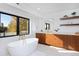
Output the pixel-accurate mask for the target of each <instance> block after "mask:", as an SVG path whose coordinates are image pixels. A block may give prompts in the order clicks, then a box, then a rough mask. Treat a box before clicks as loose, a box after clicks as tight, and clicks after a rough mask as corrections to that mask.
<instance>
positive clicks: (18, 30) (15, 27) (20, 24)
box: [0, 12, 29, 37]
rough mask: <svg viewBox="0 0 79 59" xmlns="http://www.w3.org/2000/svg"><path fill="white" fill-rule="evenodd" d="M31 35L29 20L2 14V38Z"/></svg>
mask: <svg viewBox="0 0 79 59" xmlns="http://www.w3.org/2000/svg"><path fill="white" fill-rule="evenodd" d="M25 34H29V19H28V18H25V17H21V16H16V15H12V14H8V13H4V12H0V37H7V36H15V35H25Z"/></svg>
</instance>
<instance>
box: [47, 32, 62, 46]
mask: <svg viewBox="0 0 79 59" xmlns="http://www.w3.org/2000/svg"><path fill="white" fill-rule="evenodd" d="M46 44H49V45H53V46H57V47H62V44H63V42H62V40H61V39H60V38H59V37H58V36H57V35H53V34H48V35H46Z"/></svg>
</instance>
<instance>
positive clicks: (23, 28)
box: [19, 18, 28, 35]
mask: <svg viewBox="0 0 79 59" xmlns="http://www.w3.org/2000/svg"><path fill="white" fill-rule="evenodd" d="M19 32H20V35H22V34H26V33H28V19H27V18H19Z"/></svg>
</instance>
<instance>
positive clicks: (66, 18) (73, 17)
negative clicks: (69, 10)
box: [60, 16, 79, 20]
mask: <svg viewBox="0 0 79 59" xmlns="http://www.w3.org/2000/svg"><path fill="white" fill-rule="evenodd" d="M76 18H79V16H72V17H64V18H60V20H68V19H76Z"/></svg>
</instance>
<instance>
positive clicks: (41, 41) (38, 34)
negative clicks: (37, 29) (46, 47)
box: [36, 33, 46, 44]
mask: <svg viewBox="0 0 79 59" xmlns="http://www.w3.org/2000/svg"><path fill="white" fill-rule="evenodd" d="M36 38H38V39H39V43H43V44H44V43H45V39H46V36H45V34H44V33H36Z"/></svg>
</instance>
